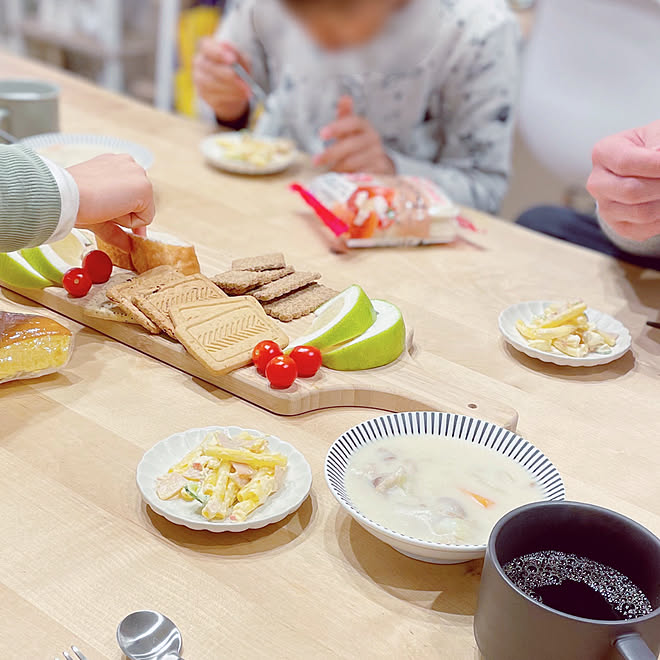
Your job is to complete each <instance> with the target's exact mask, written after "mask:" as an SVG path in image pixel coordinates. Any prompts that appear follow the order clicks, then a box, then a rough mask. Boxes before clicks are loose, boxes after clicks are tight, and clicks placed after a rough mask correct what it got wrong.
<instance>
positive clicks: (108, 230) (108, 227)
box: [89, 222, 132, 252]
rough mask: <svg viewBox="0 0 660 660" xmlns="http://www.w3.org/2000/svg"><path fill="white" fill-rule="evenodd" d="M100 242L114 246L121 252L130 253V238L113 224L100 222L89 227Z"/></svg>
mask: <svg viewBox="0 0 660 660" xmlns="http://www.w3.org/2000/svg"><path fill="white" fill-rule="evenodd" d="M89 229H91V230H92V231H93V232H94V233H95V234H96V235H97V236H98V237H99V238H100V239H101V240H102V241H104V242H106V243H108V244H109V245H114V246H115V247H117V248H119V249H120V250H121V251H122V252H130V251H131V247H132V246H131V239H130V236H129V235H128V234H127V233H126V232H125V231H124V230H123V229H120V228H119V226H118V225H116V224H115V223H114V222H102V223H100V224H98V225H92V226H90V227H89Z"/></svg>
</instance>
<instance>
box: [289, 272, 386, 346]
mask: <svg viewBox="0 0 660 660" xmlns="http://www.w3.org/2000/svg"><path fill="white" fill-rule="evenodd" d="M323 308H324V309H323V312H322V313H321V314H319V315H318V316H317V317H316V319H314V323H312V327H311V330H310V332H309V334H307V335H305V336H303V337H299V338H298V339H296V341H295V342H293V344H292V345H291V346H290V349H293V348H295V347H296V346H316V348H318V349H320V350H323V349H324V348H327V347H328V346H335V345H336V344H343V343H344V342H347V341H350V340H351V339H354V338H355V337H357V336H359V335H361V334H362V333H363V332H365V331H366V330H367V329H368V328H369V327H370V326H371V325H372V324H373V322H374V321H375V320H376V310H375V309H374V307H373V305H372V304H371V300H369V297H368V296H367V294H366V293H365V292H364V291H363V290H362V288H361V287H359V286H358V285H357V284H354V285H353V286H350V287H348V289H346V290H345V291H342V293H340V294H339V295H337V296H335V297H334V298H332V300H330V301H328V302H327V303H326V304H325V305H323Z"/></svg>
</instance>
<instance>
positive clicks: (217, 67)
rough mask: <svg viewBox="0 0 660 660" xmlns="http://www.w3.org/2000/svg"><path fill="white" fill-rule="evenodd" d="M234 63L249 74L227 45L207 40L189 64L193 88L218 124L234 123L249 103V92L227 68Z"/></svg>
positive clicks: (238, 56)
mask: <svg viewBox="0 0 660 660" xmlns="http://www.w3.org/2000/svg"><path fill="white" fill-rule="evenodd" d="M235 62H239V63H240V64H241V65H242V66H243V67H244V68H245V69H246V70H247V71H250V64H249V63H248V62H247V60H246V59H245V58H244V57H243V56H242V55H241V54H240V53H239V52H238V51H237V50H236V49H235V48H234V47H233V46H232V45H231V44H228V43H226V42H219V41H216V40H215V39H212V38H207V39H202V41H201V44H200V48H199V52H198V53H197V55H196V56H195V60H194V63H193V80H194V81H195V87H197V91H198V92H199V95H200V96H201V97H202V98H203V99H204V100H205V101H206V102H207V103H208V104H209V105H210V106H211V108H213V111H214V112H215V114H216V116H217V117H218V119H220V121H227V122H230V121H234V120H236V119H238V118H239V117H241V116H242V115H243V114H244V113H245V111H246V110H247V109H248V105H249V103H250V94H251V92H250V88H249V87H248V86H247V85H246V84H245V83H244V82H243V81H242V80H241V79H240V78H239V77H238V76H237V75H236V73H234V70H233V69H232V68H231V65H232V64H234V63H235Z"/></svg>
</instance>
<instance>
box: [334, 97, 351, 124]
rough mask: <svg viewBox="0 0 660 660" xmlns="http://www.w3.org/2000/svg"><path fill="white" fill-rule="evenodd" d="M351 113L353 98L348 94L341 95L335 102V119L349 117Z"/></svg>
mask: <svg viewBox="0 0 660 660" xmlns="http://www.w3.org/2000/svg"><path fill="white" fill-rule="evenodd" d="M353 113H354V110H353V98H352V97H351V96H348V95H344V96H342V97H341V98H340V99H339V101H338V103H337V119H343V118H344V117H349V116H350V115H352V114H353Z"/></svg>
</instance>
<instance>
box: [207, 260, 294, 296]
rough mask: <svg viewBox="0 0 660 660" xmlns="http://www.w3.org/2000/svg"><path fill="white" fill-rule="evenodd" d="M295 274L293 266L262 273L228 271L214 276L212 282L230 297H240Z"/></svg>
mask: <svg viewBox="0 0 660 660" xmlns="http://www.w3.org/2000/svg"><path fill="white" fill-rule="evenodd" d="M293 272H294V269H293V268H292V267H291V266H288V267H286V268H274V269H273V270H262V271H256V270H228V271H227V272H225V273H218V275H214V276H213V277H212V278H211V280H212V281H213V283H214V284H216V285H217V286H219V287H220V288H221V289H222V290H223V291H224V292H225V293H227V294H229V295H230V296H240V295H242V294H244V293H247V292H248V291H250V290H251V289H256V288H257V287H260V286H263V285H264V284H269V283H270V282H274V281H275V280H279V279H281V278H283V277H286V276H287V275H291V273H293Z"/></svg>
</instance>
